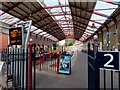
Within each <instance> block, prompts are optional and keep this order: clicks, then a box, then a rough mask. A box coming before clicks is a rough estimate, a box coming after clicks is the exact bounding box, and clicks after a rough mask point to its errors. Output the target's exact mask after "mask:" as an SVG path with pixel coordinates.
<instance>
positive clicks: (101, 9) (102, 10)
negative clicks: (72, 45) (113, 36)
mask: <svg viewBox="0 0 120 90" xmlns="http://www.w3.org/2000/svg"><path fill="white" fill-rule="evenodd" d="M117 1H118V0H117ZM117 7H118V5H113V4H110V3H106V2H103V1H97V4H96V6H95V8H94V12H96V13H98V14H101V15H96V14H92V16H91V19H90V20H95V21H96V22H98V23H101V24H103V23H104V22H105V21H106V20H107V18H108V17H110V15H111V14H112V13H113V12H114V11H115V9H116V8H117ZM109 8H114V9H109ZM107 9H108V10H107ZM92 24H93V22H91V21H89V23H88V25H90V26H92ZM94 24H95V27H96V30H97V28H99V27H100V26H101V25H100V24H97V23H94ZM87 29H91V28H90V27H87ZM92 29H93V28H92ZM83 36H84V35H83ZM87 37H89V36H87ZM87 37H86V38H87ZM81 38H82V37H81Z"/></svg>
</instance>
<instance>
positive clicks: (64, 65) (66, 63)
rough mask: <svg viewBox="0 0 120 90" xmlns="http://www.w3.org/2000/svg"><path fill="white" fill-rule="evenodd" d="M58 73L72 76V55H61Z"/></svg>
mask: <svg viewBox="0 0 120 90" xmlns="http://www.w3.org/2000/svg"><path fill="white" fill-rule="evenodd" d="M58 73H60V74H67V75H70V74H71V55H70V54H63V55H60V59H59V68H58Z"/></svg>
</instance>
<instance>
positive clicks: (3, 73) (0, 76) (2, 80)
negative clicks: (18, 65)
mask: <svg viewBox="0 0 120 90" xmlns="http://www.w3.org/2000/svg"><path fill="white" fill-rule="evenodd" d="M6 80H7V68H6V64H5V62H3V61H0V90H2V88H3V87H6Z"/></svg>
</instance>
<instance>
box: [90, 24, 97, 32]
mask: <svg viewBox="0 0 120 90" xmlns="http://www.w3.org/2000/svg"><path fill="white" fill-rule="evenodd" d="M91 28H92V29H93V31H94V32H96V31H97V27H96V26H95V23H92V27H91Z"/></svg>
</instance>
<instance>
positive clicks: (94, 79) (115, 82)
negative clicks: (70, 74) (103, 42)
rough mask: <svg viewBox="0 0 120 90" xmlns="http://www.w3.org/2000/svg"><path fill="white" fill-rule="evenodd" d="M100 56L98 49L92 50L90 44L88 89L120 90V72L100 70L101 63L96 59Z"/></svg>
mask: <svg viewBox="0 0 120 90" xmlns="http://www.w3.org/2000/svg"><path fill="white" fill-rule="evenodd" d="M98 54H99V51H98V50H97V47H96V49H94V50H91V49H90V44H88V89H89V90H109V89H110V90H120V71H119V70H113V69H105V68H100V62H99V60H98V59H97V58H96V57H97V56H98ZM99 59H100V57H99ZM101 59H102V57H101Z"/></svg>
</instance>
